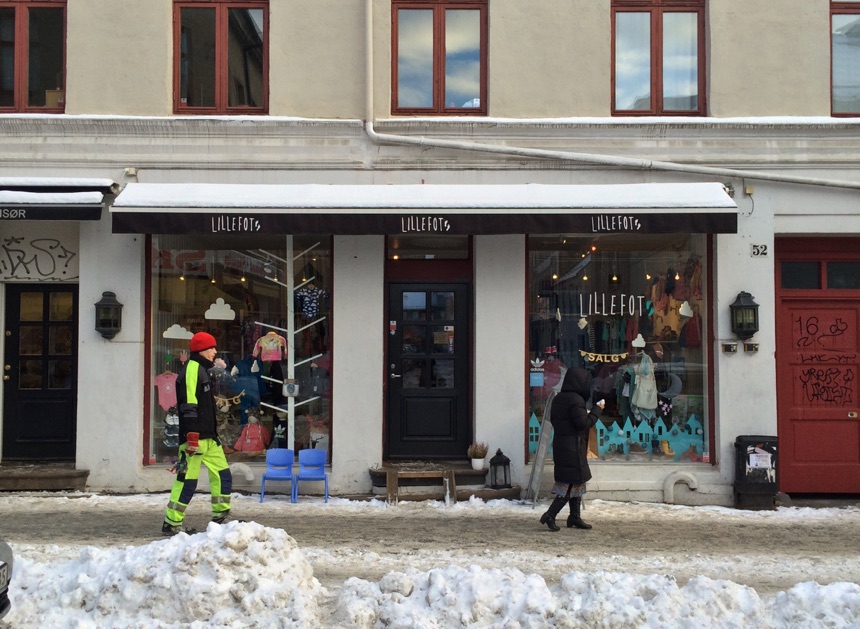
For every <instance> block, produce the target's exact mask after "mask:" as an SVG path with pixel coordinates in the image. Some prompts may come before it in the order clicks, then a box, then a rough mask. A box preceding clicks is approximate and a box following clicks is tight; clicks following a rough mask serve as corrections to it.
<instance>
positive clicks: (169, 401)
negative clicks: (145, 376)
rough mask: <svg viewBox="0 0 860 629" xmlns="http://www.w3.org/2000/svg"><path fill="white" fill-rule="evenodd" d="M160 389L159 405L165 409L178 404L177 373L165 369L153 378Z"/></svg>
mask: <svg viewBox="0 0 860 629" xmlns="http://www.w3.org/2000/svg"><path fill="white" fill-rule="evenodd" d="M153 382H154V383H155V388H156V390H157V391H158V405H159V406H160V407H161V408H163V409H164V410H165V411H166V410H168V409H170V407H172V406H176V374H175V373H173V372H172V371H165V372H164V373H162V374H159V375H157V376H155V378H153Z"/></svg>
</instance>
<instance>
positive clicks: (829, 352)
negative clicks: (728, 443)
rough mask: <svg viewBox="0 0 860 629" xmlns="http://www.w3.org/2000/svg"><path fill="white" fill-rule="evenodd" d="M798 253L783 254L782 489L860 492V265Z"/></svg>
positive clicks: (835, 256) (830, 255) (831, 255)
mask: <svg viewBox="0 0 860 629" xmlns="http://www.w3.org/2000/svg"><path fill="white" fill-rule="evenodd" d="M805 242H807V243H808V242H809V241H808V240H807V241H805ZM816 244H817V243H816ZM828 244H830V245H831V246H833V244H834V243H833V241H832V240H831V241H830V243H828ZM819 246H820V245H819ZM781 249H782V250H781ZM791 249H793V247H788V248H787V250H786V248H785V247H783V248H778V250H777V261H778V265H777V286H778V289H777V306H778V307H777V346H776V347H777V413H778V425H777V428H778V437H779V456H780V459H779V461H780V462H779V488H780V490H781V491H784V492H788V493H791V492H797V493H860V417H858V415H860V396H858V389H859V388H860V385H858V380H860V285H858V284H860V272H858V271H860V260H858V259H857V258H858V256H857V254H856V253H855V254H853V256H854V259H853V260H850V259H847V258H846V254H844V253H842V252H844V251H846V250H848V251H851V250H852V249H850V248H845V247H843V246H840V247H839V249H840V250H839V251H838V252H837V251H833V252H827V251H818V252H814V251H810V249H811V247H808V246H807V247H800V248H798V250H796V251H791ZM802 250H803V251H802ZM853 251H857V249H853ZM849 257H850V254H849ZM839 278H841V280H840V279H839ZM837 280H839V281H837Z"/></svg>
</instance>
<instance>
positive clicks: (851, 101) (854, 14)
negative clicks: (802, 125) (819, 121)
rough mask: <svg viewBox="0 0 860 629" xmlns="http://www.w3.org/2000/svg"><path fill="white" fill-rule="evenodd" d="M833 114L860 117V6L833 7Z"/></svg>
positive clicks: (845, 3) (846, 3)
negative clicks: (858, 115)
mask: <svg viewBox="0 0 860 629" xmlns="http://www.w3.org/2000/svg"><path fill="white" fill-rule="evenodd" d="M830 8H831V16H830V45H831V61H830V64H831V81H832V85H833V88H832V89H833V92H832V104H831V107H832V110H833V115H834V116H840V115H842V116H846V115H848V116H856V115H857V114H858V113H860V2H857V1H856V0H854V1H853V2H852V1H849V0H841V1H838V2H837V1H834V2H831V4H830Z"/></svg>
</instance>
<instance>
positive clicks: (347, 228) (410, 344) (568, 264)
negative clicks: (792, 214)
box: [111, 184, 737, 493]
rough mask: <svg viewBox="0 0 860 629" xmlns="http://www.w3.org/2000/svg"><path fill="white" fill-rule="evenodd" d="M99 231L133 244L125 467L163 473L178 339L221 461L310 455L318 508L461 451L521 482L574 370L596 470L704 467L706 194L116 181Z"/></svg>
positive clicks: (712, 217)
mask: <svg viewBox="0 0 860 629" xmlns="http://www.w3.org/2000/svg"><path fill="white" fill-rule="evenodd" d="M111 219H112V230H113V232H114V233H115V234H146V252H147V253H146V257H147V259H146V263H145V269H146V273H145V275H146V279H145V284H146V289H145V294H146V295H148V297H147V303H145V304H144V308H145V311H146V317H147V321H146V325H145V330H146V332H145V335H146V338H145V342H144V345H145V355H146V367H145V371H146V373H145V374H144V375H145V378H144V379H145V381H146V391H145V395H144V405H145V418H144V422H143V430H144V439H143V440H144V448H143V456H144V461H143V463H144V466H149V467H152V466H158V467H159V468H160V467H163V466H165V465H168V464H169V463H170V462H171V461H172V459H173V457H174V456H175V452H176V446H177V445H178V444H177V417H176V409H175V406H174V404H175V393H174V392H173V389H172V387H173V384H174V383H175V378H176V373H177V372H178V370H179V369H180V367H181V366H182V364H183V362H184V360H185V359H186V358H187V342H188V339H189V338H190V337H191V335H192V334H193V333H194V332H196V331H199V330H205V331H207V332H209V333H211V334H213V335H214V336H215V338H216V339H217V340H218V350H219V358H220V359H221V360H220V361H219V365H220V369H219V370H218V372H217V374H216V375H217V378H216V382H217V385H216V387H217V388H216V399H217V403H218V409H219V413H218V419H219V436H220V437H221V441H222V443H224V445H225V446H226V450H227V452H228V460H230V461H231V462H244V463H247V464H250V465H251V467H252V468H253V467H254V466H257V467H262V465H263V464H264V461H265V451H266V450H267V449H268V448H271V447H273V446H283V447H288V448H292V449H294V450H300V449H304V448H317V449H324V450H326V452H327V455H328V461H329V464H330V465H331V486H332V491H333V493H338V492H341V493H347V492H360V491H367V490H369V488H370V478H369V475H368V474H367V470H369V469H370V468H373V467H374V466H378V465H381V464H382V463H383V462H385V461H389V460H415V459H418V460H460V459H465V457H466V446H467V445H468V443H470V442H471V441H472V440H473V439H480V440H484V441H488V442H490V443H491V445H493V446H494V447H496V446H499V447H501V448H502V449H503V450H504V451H505V452H506V453H507V454H508V455H509V456H510V457H511V460H512V463H511V468H512V473H513V475H514V481H515V482H516V483H518V484H519V485H524V481H523V479H524V478H525V476H526V475H527V468H528V465H529V464H530V463H531V461H530V458H531V454H532V450H531V448H532V445H533V435H534V427H535V425H536V424H537V425H539V423H540V422H541V420H542V419H543V416H544V413H545V403H546V399H547V397H548V395H549V394H550V393H551V392H552V390H553V389H554V388H557V386H558V385H559V383H560V380H561V378H562V377H563V374H564V371H565V370H566V369H568V368H569V367H572V366H584V367H586V368H587V369H589V370H590V371H591V372H592V373H593V375H594V378H595V382H596V384H597V385H598V387H599V389H600V392H601V395H602V397H604V398H605V399H606V400H607V413H606V414H605V415H604V419H603V420H602V422H601V423H600V424H598V426H597V429H596V431H595V434H594V435H593V439H592V444H591V455H592V456H593V457H594V458H595V459H599V460H601V461H606V462H607V463H608V464H612V463H619V464H627V465H629V464H631V463H637V462H638V463H641V462H648V463H657V464H659V465H669V464H672V463H689V464H707V462H708V460H709V454H710V447H711V440H712V439H713V430H714V427H713V424H714V417H713V400H712V396H713V393H712V386H713V385H712V378H711V375H712V370H713V366H712V365H713V357H712V356H711V355H710V354H709V351H708V344H707V343H706V342H704V339H705V338H707V334H708V327H709V326H711V325H712V322H711V321H710V320H709V312H710V303H709V299H710V293H709V290H710V289H709V286H710V284H709V278H710V277H711V275H712V274H711V270H710V269H709V264H710V261H711V254H710V247H711V243H712V241H713V238H714V234H725V233H735V232H736V231H737V208H736V206H735V204H734V202H733V201H732V199H731V198H730V197H729V196H728V195H727V194H726V192H725V190H724V189H723V187H722V185H721V184H633V185H604V186H577V185H508V186H478V185H468V186H466V185H464V186H453V185H452V186H440V185H437V186H429V185H428V186H409V185H388V186H373V185H358V186H354V185H331V186H319V185H316V186H314V185H268V186H266V185H227V184H207V185H195V186H183V185H181V184H128V185H127V186H126V188H125V189H124V190H123V192H122V193H121V194H120V195H119V196H118V197H117V199H116V201H115V203H114V204H113V206H112V207H111ZM524 293H525V295H526V299H525V300H523V298H522V297H521V296H522V295H523V294H524ZM517 330H522V333H520V332H518V331H517ZM501 338H506V339H507V341H506V342H505V343H500V342H499V339H501ZM644 389H648V390H649V391H650V393H649V394H648V396H644V394H642V391H643V390H644ZM637 391H639V392H640V393H639V395H637V394H636V392H637ZM646 398H647V399H646ZM239 482H240V483H241V479H239ZM240 486H241V485H240ZM252 488H253V484H249V485H248V489H252Z"/></svg>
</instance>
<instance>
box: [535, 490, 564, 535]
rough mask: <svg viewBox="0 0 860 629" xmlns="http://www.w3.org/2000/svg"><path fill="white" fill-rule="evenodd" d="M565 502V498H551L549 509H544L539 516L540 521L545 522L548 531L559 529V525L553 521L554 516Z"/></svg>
mask: <svg viewBox="0 0 860 629" xmlns="http://www.w3.org/2000/svg"><path fill="white" fill-rule="evenodd" d="M566 504H567V499H566V498H556V499H555V500H553V501H552V504H551V505H550V506H549V509H547V510H546V513H544V514H543V515H542V516H541V517H540V523H541V524H546V525H547V527H548V528H549V530H550V531H560V530H561V527H559V525H558V524H556V523H555V516H557V515H558V513H559V511H561V510H562V509H563V508H564V505H566Z"/></svg>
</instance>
